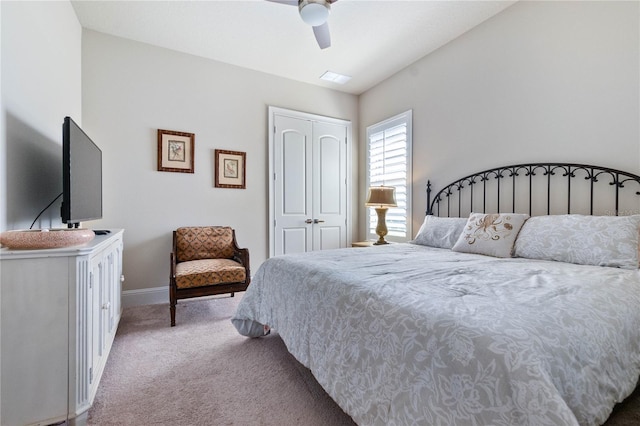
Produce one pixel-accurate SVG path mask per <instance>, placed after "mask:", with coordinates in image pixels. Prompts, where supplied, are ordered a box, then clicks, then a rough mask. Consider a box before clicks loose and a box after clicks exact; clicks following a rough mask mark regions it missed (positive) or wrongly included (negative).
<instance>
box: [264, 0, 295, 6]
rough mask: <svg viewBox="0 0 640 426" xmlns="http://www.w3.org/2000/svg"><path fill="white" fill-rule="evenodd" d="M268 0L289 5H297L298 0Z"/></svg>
mask: <svg viewBox="0 0 640 426" xmlns="http://www.w3.org/2000/svg"><path fill="white" fill-rule="evenodd" d="M267 1H270V2H272V3H280V4H287V5H290V6H297V5H298V0H267Z"/></svg>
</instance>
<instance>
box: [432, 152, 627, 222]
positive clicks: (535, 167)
mask: <svg viewBox="0 0 640 426" xmlns="http://www.w3.org/2000/svg"><path fill="white" fill-rule="evenodd" d="M580 178H583V179H580ZM628 184H631V185H628ZM431 191H432V190H431V181H429V182H428V183H427V215H429V214H433V215H436V216H456V217H463V216H464V214H465V213H470V212H471V211H474V212H483V213H484V212H487V209H489V210H490V211H492V212H520V213H528V214H529V215H543V214H547V215H548V214H560V213H567V214H569V213H575V212H577V213H584V214H590V215H593V214H605V215H616V216H617V215H626V214H638V213H640V204H638V203H639V202H640V197H637V195H640V176H638V175H635V174H632V173H628V172H624V171H621V170H616V169H610V168H608V167H600V166H589V165H585V164H562V163H531V164H517V165H513V166H504V167H497V168H494V169H490V170H485V171H482V172H479V173H474V174H472V175H469V176H466V177H463V178H462V179H458V180H456V181H455V182H452V183H450V184H448V185H447V186H445V187H444V188H443V189H441V190H440V191H439V192H438V193H437V194H435V196H434V197H433V200H432V199H431Z"/></svg>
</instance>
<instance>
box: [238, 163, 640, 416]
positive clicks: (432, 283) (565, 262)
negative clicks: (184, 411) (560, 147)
mask: <svg viewBox="0 0 640 426" xmlns="http://www.w3.org/2000/svg"><path fill="white" fill-rule="evenodd" d="M519 179H524V181H525V183H524V184H521V183H518V180H519ZM540 182H542V183H540ZM579 184H585V185H586V186H587V189H586V190H585V189H578V187H579ZM634 185H635V188H634ZM639 185H640V177H638V176H636V175H633V174H630V173H625V172H622V171H618V170H613V169H608V168H602V167H596V166H585V165H579V164H558V163H545V164H524V165H516V166H507V167H500V168H496V169H491V170H487V171H484V172H480V173H474V174H473V175H469V176H467V177H465V178H462V179H459V180H457V181H455V182H453V183H451V184H449V185H446V186H444V187H443V189H442V190H441V191H440V192H438V193H437V194H435V196H434V197H432V196H431V184H428V185H427V194H428V195H427V198H428V203H427V206H428V208H427V215H426V216H425V219H424V223H423V225H422V227H421V229H420V231H419V232H418V234H417V236H416V239H415V240H414V241H412V242H411V243H405V244H389V245H386V246H378V247H369V248H348V249H338V250H327V251H321V252H313V253H308V254H296V255H286V256H276V257H273V258H271V259H268V260H267V261H265V262H264V263H263V264H262V265H261V266H260V268H259V269H258V271H257V272H256V274H255V276H254V278H253V281H252V284H251V286H250V287H249V288H248V289H247V292H246V293H245V295H244V296H243V299H242V301H241V303H240V304H239V306H238V309H237V312H236V314H235V315H234V317H233V319H232V322H233V324H234V325H235V327H236V328H237V329H238V331H239V332H240V333H241V334H243V335H246V336H250V337H258V336H261V335H263V334H264V333H265V332H266V330H267V329H268V328H272V329H275V330H277V332H278V333H279V335H280V336H281V337H282V340H283V341H284V343H285V344H286V346H287V349H288V350H289V351H290V352H291V354H292V355H293V356H294V357H295V358H296V359H297V360H298V361H300V362H301V363H302V364H303V365H305V366H306V367H307V368H309V369H310V371H311V372H312V373H313V375H314V376H315V377H316V379H317V380H318V383H320V385H321V386H322V387H323V388H324V389H325V390H326V391H327V393H328V394H329V395H330V396H331V397H332V398H333V399H334V400H335V401H336V402H337V403H338V405H340V407H341V408H342V409H343V410H344V411H345V412H346V413H347V414H349V415H350V416H351V417H352V418H353V420H354V421H355V422H356V423H358V424H360V425H413V424H419V425H453V424H455V425H467V424H468V425H488V424H491V425H514V424H526V425H578V424H580V425H597V424H602V423H603V422H605V421H606V419H607V418H608V416H609V415H610V413H611V410H612V409H613V407H614V405H615V404H616V403H618V402H620V401H622V400H623V399H624V398H625V397H626V396H628V395H629V394H631V392H632V391H633V390H634V389H635V387H636V385H637V382H638V377H639V375H640V273H639V272H638V232H639V229H640V215H637V214H630V213H636V212H637V207H634V206H635V204H634V203H637V200H634V198H638V195H640V194H639V193H638V188H639V187H640V186H639ZM540 188H542V189H540ZM559 194H560V195H559ZM576 194H577V195H576ZM605 194H606V195H605ZM507 195H508V196H507ZM432 198H433V200H432ZM560 199H562V201H561V202H560V203H559V202H558V200H560ZM627 199H630V200H631V201H627ZM540 200H542V201H540ZM576 200H580V201H581V203H580V204H586V207H585V206H582V205H581V206H579V207H578V206H577V204H578V203H577V202H576ZM602 200H604V201H602ZM582 202H584V203H582ZM492 205H493V207H491V206H492ZM558 205H562V208H563V209H566V210H564V211H563V212H562V213H561V214H553V213H554V210H555V209H557V206H558ZM539 209H542V210H543V213H542V214H537V213H536V211H537V210H539ZM581 209H586V211H583V210H581ZM634 209H635V210H634ZM576 210H577V211H578V213H576ZM479 211H480V212H482V213H478V212H479ZM486 211H490V212H491V211H502V212H504V211H508V212H514V211H517V212H522V213H499V214H498V213H495V214H494V213H485V212H486ZM600 212H604V213H600ZM607 213H609V214H607ZM620 213H626V214H620ZM454 216H455V217H454Z"/></svg>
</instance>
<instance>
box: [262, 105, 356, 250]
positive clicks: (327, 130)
mask: <svg viewBox="0 0 640 426" xmlns="http://www.w3.org/2000/svg"><path fill="white" fill-rule="evenodd" d="M294 113H295V112H294ZM299 114H300V115H301V117H296V116H295V115H296V114H288V113H287V114H278V113H273V116H272V121H273V129H272V131H273V139H272V145H273V146H272V147H271V148H272V153H273V158H272V160H271V161H272V172H273V175H272V176H271V178H272V179H273V184H272V191H271V197H272V200H271V203H270V205H271V208H272V210H273V211H272V212H271V213H272V217H273V223H272V224H271V226H272V229H271V233H272V236H271V238H270V240H271V243H272V247H271V251H272V253H271V255H279V254H290V253H300V252H306V251H313V250H325V249H333V248H341V247H346V246H347V185H348V184H347V133H348V125H347V124H345V123H340V122H335V121H336V120H332V119H327V120H328V121H322V120H321V118H317V117H316V116H313V119H310V118H309V117H308V115H307V114H304V113H299ZM292 115H293V116H292Z"/></svg>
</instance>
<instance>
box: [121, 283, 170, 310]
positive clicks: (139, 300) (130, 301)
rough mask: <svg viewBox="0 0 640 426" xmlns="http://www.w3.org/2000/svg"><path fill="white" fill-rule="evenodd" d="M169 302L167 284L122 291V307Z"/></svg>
mask: <svg viewBox="0 0 640 426" xmlns="http://www.w3.org/2000/svg"><path fill="white" fill-rule="evenodd" d="M159 303H167V304H168V303H169V286H163V287H154V288H143V289H140V290H125V291H123V292H122V307H123V308H128V307H130V306H139V305H157V304H159Z"/></svg>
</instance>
